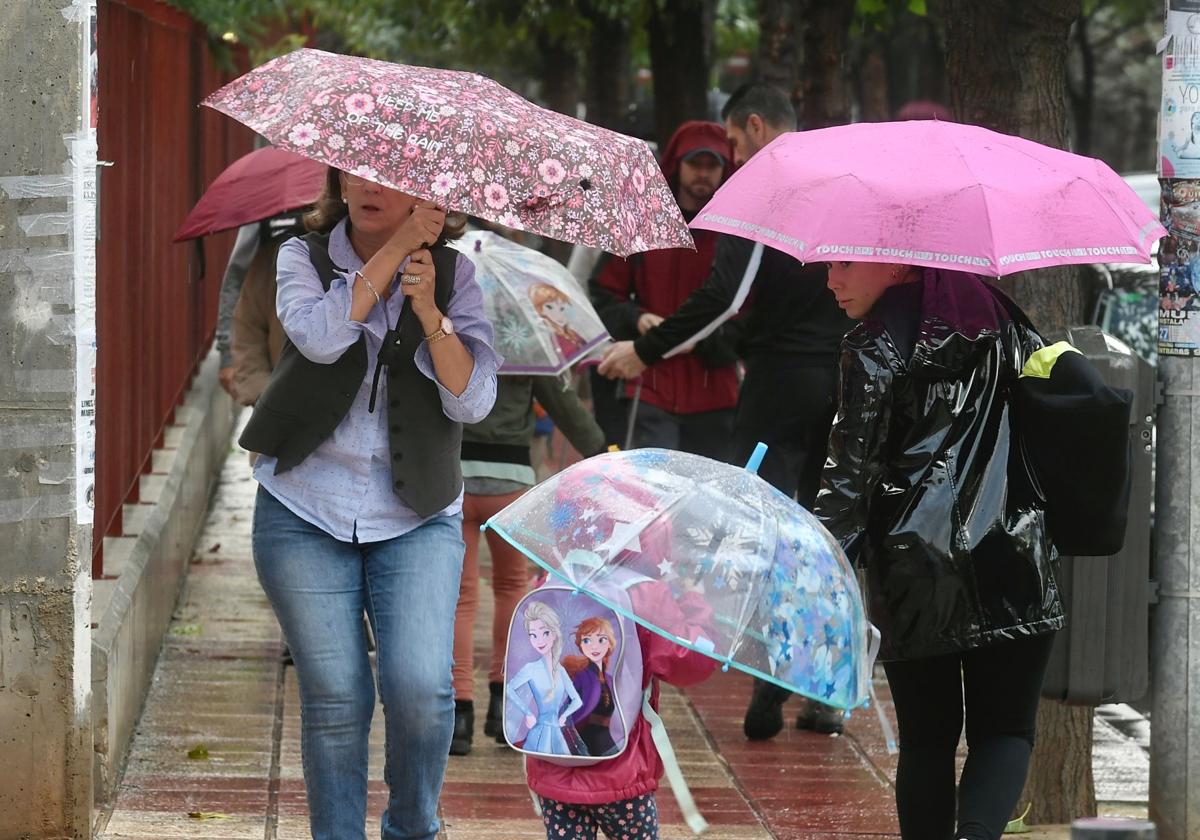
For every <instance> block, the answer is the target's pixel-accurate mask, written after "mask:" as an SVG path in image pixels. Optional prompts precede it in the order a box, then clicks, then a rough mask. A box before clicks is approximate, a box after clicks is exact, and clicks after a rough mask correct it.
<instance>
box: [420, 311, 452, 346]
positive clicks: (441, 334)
mask: <svg viewBox="0 0 1200 840" xmlns="http://www.w3.org/2000/svg"><path fill="white" fill-rule="evenodd" d="M448 335H454V322H453V321H451V320H450V319H449V318H447V317H446V316H445V315H443V316H442V323H441V326H439V327H438V328H437V329H436V330H434V331H433V332H431V333H430V334H429V335H427V336H425V340H426V341H428V342H429V343H430V344H436V343H437V342H439V341H441V340H442V339H443V338H445V337H446V336H448Z"/></svg>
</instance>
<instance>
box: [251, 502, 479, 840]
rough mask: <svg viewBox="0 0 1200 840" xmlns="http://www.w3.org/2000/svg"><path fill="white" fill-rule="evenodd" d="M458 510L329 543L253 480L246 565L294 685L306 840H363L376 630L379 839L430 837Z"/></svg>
mask: <svg viewBox="0 0 1200 840" xmlns="http://www.w3.org/2000/svg"><path fill="white" fill-rule="evenodd" d="M462 558H463V540H462V516H461V515H458V516H446V517H439V518H437V519H433V520H430V521H429V522H426V523H425V524H424V525H422V526H421V527H419V528H417V529H416V530H415V531H411V532H409V533H407V534H404V535H403V536H400V537H396V538H395V539H390V540H384V541H381V542H375V543H348V542H342V541H341V540H338V539H335V538H334V537H331V536H330V535H329V534H327V533H326V532H325V531H323V530H321V529H320V528H318V527H317V526H315V525H312V524H310V523H308V522H306V521H304V520H303V519H301V518H300V517H298V516H296V514H294V513H292V512H291V511H290V510H288V509H287V508H286V507H284V506H283V504H281V503H280V502H279V501H278V500H277V499H276V498H275V497H274V496H272V495H271V494H270V493H268V492H267V491H266V490H263V489H262V488H259V491H258V497H257V503H256V504H255V508H254V565H255V568H256V569H257V570H258V579H259V581H261V582H262V587H263V590H264V591H265V592H266V593H267V598H269V599H270V601H271V606H272V607H273V608H274V610H275V615H276V616H277V617H278V618H279V623H280V625H281V626H282V627H283V634H284V637H285V638H286V639H287V643H288V646H289V647H290V648H291V652H292V657H293V658H294V660H295V663H296V676H297V678H298V680H299V684H300V721H301V726H300V731H301V741H300V743H301V750H302V753H303V758H304V784H305V787H306V789H307V791H308V809H309V824H310V827H311V830H312V836H313V840H354V838H362V840H365V838H366V828H365V826H366V811H367V738H368V734H369V731H370V728H371V715H372V713H373V712H374V709H375V680H374V679H373V678H372V674H371V663H370V660H369V659H368V658H367V644H366V638H365V634H364V633H363V626H362V615H363V610H366V613H367V617H368V619H369V620H370V622H371V626H372V628H373V629H374V631H375V641H376V662H377V665H378V669H379V691H380V695H381V697H382V699H383V711H384V726H385V741H386V747H385V752H386V758H385V764H384V771H383V772H384V780H385V781H386V782H387V784H388V790H389V794H388V804H387V810H386V811H385V812H384V814H383V831H382V835H383V840H432V838H433V837H434V836H435V835H436V834H437V832H438V819H437V803H438V796H439V795H440V793H441V788H442V779H443V777H444V776H445V773H446V760H447V756H448V755H449V750H450V736H451V733H452V731H453V729H454V692H453V691H452V689H451V687H450V668H451V660H452V658H453V653H452V647H453V639H454V606H455V604H456V603H457V601H458V588H459V577H460V576H461V574H462Z"/></svg>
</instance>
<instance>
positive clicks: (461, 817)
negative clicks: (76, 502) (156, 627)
mask: <svg viewBox="0 0 1200 840" xmlns="http://www.w3.org/2000/svg"><path fill="white" fill-rule="evenodd" d="M255 489H256V485H255V484H254V482H253V481H252V479H251V478H250V470H249V467H248V465H247V462H246V455H245V453H244V452H242V451H241V450H237V449H235V451H234V452H232V453H231V454H230V457H229V458H228V460H227V461H226V464H225V468H224V472H223V474H222V477H221V482H220V486H219V488H218V491H217V494H216V497H215V499H214V502H213V505H212V507H211V510H210V516H209V520H208V522H207V524H206V526H205V530H204V532H203V534H202V536H201V539H200V542H199V543H198V544H197V551H196V554H195V556H194V557H193V559H192V563H191V567H190V574H189V578H188V583H187V588H186V590H185V592H184V596H183V598H182V599H181V601H180V604H179V606H178V609H177V610H176V615H175V619H174V621H173V623H172V627H171V630H170V633H169V634H168V636H167V638H166V640H165V642H164V646H163V650H162V653H161V655H160V658H159V662H158V666H157V670H156V673H155V677H154V683H153V686H152V688H151V691H150V694H149V696H148V697H147V700H146V705H145V708H144V710H143V712H142V716H141V721H140V724H139V726H138V729H137V731H136V733H135V736H134V741H133V744H132V746H131V748H130V753H129V756H128V761H127V764H126V769H125V773H124V776H123V778H122V780H121V784H120V787H119V791H118V794H117V797H116V801H115V802H114V803H109V804H108V806H107V808H106V809H105V810H104V811H103V813H102V815H101V818H100V823H99V828H100V834H99V837H101V838H107V840H121V839H122V838H141V839H142V840H146V838H156V840H183V838H208V840H275V839H276V838H278V839H279V840H301V839H302V838H307V837H308V836H309V834H308V830H307V818H306V804H305V795H304V784H303V777H302V773H301V764H300V740H299V736H300V719H299V706H298V695H297V689H296V681H295V672H294V670H293V669H291V668H284V667H282V666H281V665H280V659H279V657H280V653H281V651H282V649H283V644H282V639H281V636H280V632H279V628H278V626H277V624H276V623H275V619H274V616H273V615H272V613H271V610H270V607H269V605H268V604H267V601H266V599H265V597H264V596H263V595H262V592H261V590H260V589H259V586H258V582H257V579H256V578H255V574H254V565H253V562H252V560H251V557H250V519H251V514H252V511H253V503H254V492H255ZM485 574H486V572H485ZM481 588H482V589H483V590H484V591H483V592H482V595H481V606H484V607H486V606H488V605H490V601H491V598H490V594H489V593H488V592H487V586H486V582H485V584H484V586H483V587H481ZM480 612H481V615H480V620H479V624H478V626H477V635H476V638H477V641H478V642H479V643H480V644H483V643H484V640H485V637H486V638H487V639H488V640H490V629H489V627H490V625H489V622H490V615H488V614H487V613H486V611H485V610H484V609H481V611H480ZM482 652H483V651H482V648H481V650H480V654H481V655H480V656H479V657H478V658H477V662H484V661H486V660H485V658H484V657H483V656H482ZM477 679H479V685H478V688H477V691H476V696H477V698H484V699H485V701H486V697H487V687H486V684H485V681H484V676H483V675H482V674H480V675H478V676H477ZM748 694H749V679H748V678H743V677H741V676H737V675H734V674H717V675H716V676H715V677H714V678H713V679H711V680H709V681H708V682H707V683H705V684H704V685H701V686H699V687H697V688H694V689H691V690H689V691H688V692H687V693H686V694H684V693H681V692H676V691H673V690H671V691H667V692H665V694H664V702H663V717H664V719H665V721H666V723H667V727H668V730H669V732H670V734H671V740H672V742H673V743H674V745H675V748H676V751H677V753H678V756H679V760H680V764H681V765H682V766H683V770H684V774H685V775H686V777H687V779H688V782H689V784H690V785H691V788H692V792H693V794H694V795H695V797H696V801H697V803H698V805H699V807H700V809H701V811H702V813H703V814H704V815H705V817H706V818H707V819H708V821H709V823H710V825H711V828H710V829H709V831H708V832H707V833H706V834H705V835H704V836H705V837H706V838H711V840H760V838H762V840H768V839H769V838H775V839H776V840H837V838H846V840H849V838H855V840H883V839H884V838H898V837H899V835H898V833H897V829H896V822H895V817H894V811H893V805H892V781H891V780H892V779H893V778H894V774H895V759H894V757H892V756H888V755H887V752H886V750H885V748H884V744H883V737H882V733H881V732H880V729H879V724H878V722H877V721H876V719H875V715H874V713H871V712H866V713H862V712H860V713H857V714H855V715H854V717H853V718H852V719H851V720H850V722H849V725H848V727H847V732H846V735H845V736H843V737H826V736H819V735H815V734H812V733H805V732H799V731H796V730H794V729H791V728H789V729H787V730H785V731H784V732H783V733H782V734H781V735H780V736H779V737H777V738H776V739H774V740H773V741H771V742H767V743H751V742H748V741H746V739H745V738H744V737H743V736H742V732H741V721H742V713H743V711H744V709H745V702H746V698H747V697H748ZM880 699H881V701H882V702H883V704H884V706H885V708H888V706H889V704H888V702H887V695H886V684H884V683H882V682H881V683H880ZM793 707H796V704H795V703H792V704H789V706H788V707H787V709H785V711H788V712H790V713H791V714H792V715H793V716H794V713H795V708H793ZM378 714H379V712H378V710H377V719H376V726H375V727H374V728H373V734H372V749H371V762H372V764H371V770H370V778H371V779H372V780H373V781H372V782H371V783H370V789H369V796H370V803H369V812H370V813H371V814H372V816H371V819H370V822H369V824H368V828H367V836H368V837H378V836H379V828H378V815H379V813H380V811H381V810H382V809H383V806H384V801H385V798H386V788H385V786H384V784H383V781H382V763H381V757H382V748H383V734H382V727H381V726H380V725H378V724H379V719H378ZM482 717H483V716H482V709H481V710H480V714H479V716H478V719H477V732H476V737H475V747H474V749H473V751H472V752H471V754H470V755H469V756H466V757H463V758H454V757H452V758H451V759H450V765H449V769H448V772H447V778H446V784H445V788H444V791H443V795H442V800H441V817H442V823H443V827H442V835H441V836H442V837H444V838H448V839H449V838H453V840H467V839H468V838H471V839H472V840H474V838H478V840H500V838H505V840H509V838H538V837H544V832H543V830H542V827H541V822H540V820H539V819H538V818H537V817H536V816H535V815H534V813H533V810H532V807H531V803H530V799H529V795H528V792H527V790H526V788H525V785H524V782H523V778H524V774H523V770H522V764H521V761H520V759H519V758H518V756H517V755H516V754H515V753H514V752H512V751H511V750H508V749H506V748H503V747H500V746H498V745H496V744H494V743H493V742H492V741H491V739H489V738H486V737H484V736H483V734H482V725H483V723H482ZM1096 728H1097V761H1096V765H1097V790H1098V795H1099V796H1100V798H1101V799H1102V800H1105V804H1104V806H1103V807H1102V812H1104V813H1111V814H1126V815H1131V816H1135V815H1142V816H1144V814H1145V805H1144V803H1145V787H1146V779H1147V777H1148V770H1146V771H1145V772H1143V770H1144V768H1148V762H1146V761H1144V751H1143V750H1142V748H1141V747H1140V746H1139V745H1138V744H1137V743H1136V741H1135V739H1133V738H1130V737H1128V736H1126V735H1123V734H1122V733H1121V732H1120V731H1119V730H1118V729H1117V728H1114V726H1112V725H1110V724H1109V723H1107V722H1106V719H1105V718H1104V717H1103V716H1100V717H1098V718H1097V727H1096ZM1139 756H1140V758H1139ZM1139 762H1144V763H1139ZM659 805H660V808H661V810H662V816H663V832H662V836H663V838H664V840H684V838H688V837H691V836H693V835H692V834H691V832H690V831H689V830H688V828H687V827H686V826H685V825H684V824H683V821H682V819H681V817H680V815H679V812H678V809H677V808H676V806H675V802H674V798H673V797H672V795H671V793H670V790H669V788H667V787H665V785H664V789H663V790H662V791H660V793H659ZM1022 836H1023V837H1028V838H1031V840H1048V838H1065V837H1067V832H1066V831H1065V829H1061V828H1059V829H1047V830H1041V831H1036V832H1034V833H1032V834H1026V835H1022Z"/></svg>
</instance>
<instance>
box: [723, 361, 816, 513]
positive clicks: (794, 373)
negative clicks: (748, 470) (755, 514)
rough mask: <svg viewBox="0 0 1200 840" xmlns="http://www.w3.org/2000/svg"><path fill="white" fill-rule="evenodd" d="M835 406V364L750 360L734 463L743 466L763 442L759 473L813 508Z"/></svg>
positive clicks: (741, 399) (735, 433) (739, 411)
mask: <svg viewBox="0 0 1200 840" xmlns="http://www.w3.org/2000/svg"><path fill="white" fill-rule="evenodd" d="M836 403H837V368H836V367H835V366H833V365H814V364H812V363H811V361H809V360H807V359H802V358H800V359H798V358H797V357H794V356H784V357H778V358H776V357H771V356H755V357H754V358H752V359H749V360H748V361H747V362H746V378H745V380H743V382H742V390H741V393H740V395H739V396H738V407H737V418H736V420H735V421H734V429H733V452H732V454H731V459H732V460H731V463H735V464H745V463H746V461H747V460H748V459H749V458H750V455H751V454H752V453H753V452H754V447H755V445H756V444H757V443H759V442H760V441H761V442H763V443H765V444H766V445H767V447H768V448H767V457H766V459H765V460H764V461H763V463H762V467H761V468H760V469H759V471H758V474H759V475H761V476H762V477H763V479H765V480H766V481H767V482H769V483H770V484H771V485H772V486H774V487H775V488H777V489H778V490H779V491H780V492H781V493H783V494H784V495H785V496H794V497H795V498H796V500H797V501H798V502H800V504H802V505H804V507H805V508H807V509H809V510H811V509H812V506H813V502H814V501H815V500H816V498H817V488H818V487H819V485H820V482H821V470H822V468H823V467H824V466H825V452H826V450H827V449H828V447H829V427H830V426H831V425H833V415H834V411H835V409H836V407H837V405H836Z"/></svg>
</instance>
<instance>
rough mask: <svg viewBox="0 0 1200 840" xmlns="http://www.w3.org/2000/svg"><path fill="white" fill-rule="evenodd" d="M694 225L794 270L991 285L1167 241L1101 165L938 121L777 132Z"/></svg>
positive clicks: (1141, 255) (1143, 258)
mask: <svg viewBox="0 0 1200 840" xmlns="http://www.w3.org/2000/svg"><path fill="white" fill-rule="evenodd" d="M692 226H693V227H696V228H704V229H707V230H715V231H720V232H722V233H731V234H734V235H737V236H742V237H745V238H748V239H753V240H755V241H757V242H761V243H763V244H764V245H768V246H770V247H772V248H777V249H779V250H781V251H786V252H787V253H789V254H792V255H793V256H794V257H796V258H797V259H799V260H801V261H803V262H815V261H831V260H848V261H856V262H885V263H887V262H894V263H906V264H910V265H925V266H933V267H935V268H950V269H957V270H962V271H971V272H974V273H976V274H988V275H993V276H1000V275H1003V274H1012V273H1014V272H1017V271H1024V270H1026V269H1031V268H1044V267H1046V266H1052V265H1064V264H1068V263H1094V262H1150V246H1151V245H1152V244H1153V243H1154V242H1155V241H1156V240H1158V239H1159V238H1160V237H1162V236H1164V235H1165V234H1166V231H1165V230H1164V229H1163V227H1162V225H1160V224H1159V223H1158V220H1157V219H1156V218H1155V216H1154V214H1153V213H1152V212H1151V211H1150V210H1149V209H1148V208H1147V207H1146V205H1145V204H1144V203H1143V202H1142V201H1141V199H1139V198H1138V197H1137V195H1136V194H1135V193H1134V192H1133V190H1131V189H1130V188H1129V187H1128V186H1127V185H1126V184H1125V182H1124V181H1123V180H1121V178H1120V177H1118V176H1117V174H1116V173H1115V172H1113V171H1112V170H1111V169H1109V168H1108V166H1106V165H1105V164H1103V163H1101V162H1100V161H1098V160H1095V159H1093V158H1087V157H1082V156H1080V155H1074V154H1071V153H1069V152H1064V151H1062V150H1061V149H1053V148H1050V147H1048V146H1043V145H1041V144H1039V143H1034V142H1032V141H1029V140H1023V139H1021V138H1019V137H1012V136H1009V135H1007V134H998V133H996V132H994V131H988V130H987V129H984V128H979V127H978V126H972V125H961V124H958V123H949V122H939V121H937V120H925V121H915V122H893V123H862V124H858V125H847V126H838V127H836V128H826V129H821V130H818V131H805V132H796V133H789V134H785V135H783V136H782V137H779V138H777V139H776V140H775V141H774V142H772V143H771V144H770V145H769V146H767V147H766V148H765V149H763V150H762V151H760V152H759V153H758V154H756V155H754V157H753V158H751V159H750V161H749V162H748V163H747V164H746V165H745V166H743V167H742V168H741V169H739V170H738V171H737V172H736V173H734V175H733V176H732V177H731V178H730V179H729V180H728V181H726V182H725V185H724V186H722V187H721V188H720V189H719V190H718V191H717V193H716V195H714V196H713V198H712V200H711V201H710V202H709V203H708V205H707V206H706V207H705V208H704V210H703V211H701V213H700V215H699V216H697V217H696V219H695V220H694V221H693V222H692Z"/></svg>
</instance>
